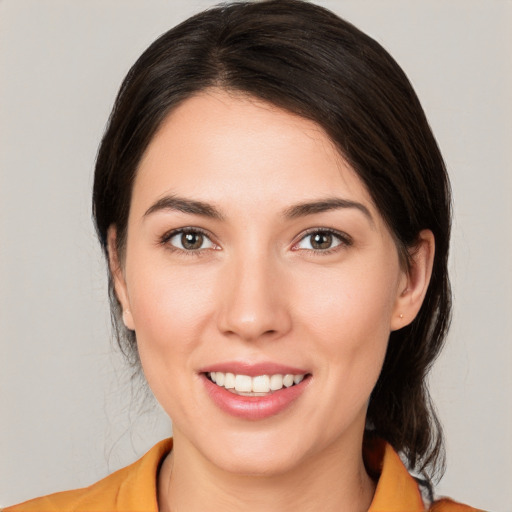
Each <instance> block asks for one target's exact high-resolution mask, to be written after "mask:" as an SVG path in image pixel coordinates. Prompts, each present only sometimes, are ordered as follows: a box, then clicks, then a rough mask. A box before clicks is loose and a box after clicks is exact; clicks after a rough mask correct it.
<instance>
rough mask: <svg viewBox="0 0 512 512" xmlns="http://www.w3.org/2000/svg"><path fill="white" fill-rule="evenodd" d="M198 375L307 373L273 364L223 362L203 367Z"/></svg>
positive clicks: (254, 375)
mask: <svg viewBox="0 0 512 512" xmlns="http://www.w3.org/2000/svg"><path fill="white" fill-rule="evenodd" d="M199 372H200V373H211V372H222V373H234V374H236V375H248V376H249V377H256V376H257V375H277V374H281V375H286V374H292V375H306V374H307V373H309V372H308V371H307V370H304V368H297V367H294V366H289V365H284V364H280V363H274V362H270V361H269V362H258V363H256V362H253V363H252V362H248V361H224V362H219V363H214V364H211V365H208V366H205V367H203V368H201V369H200V370H199Z"/></svg>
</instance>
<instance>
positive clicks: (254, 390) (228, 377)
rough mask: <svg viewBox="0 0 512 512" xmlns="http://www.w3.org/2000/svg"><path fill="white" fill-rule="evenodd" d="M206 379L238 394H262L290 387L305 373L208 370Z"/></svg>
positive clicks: (300, 380) (300, 379)
mask: <svg viewBox="0 0 512 512" xmlns="http://www.w3.org/2000/svg"><path fill="white" fill-rule="evenodd" d="M206 376H207V377H208V379H210V380H211V381H212V382H214V383H215V384H216V385H217V386H219V387H222V388H224V389H227V390H228V391H230V392H232V393H234V394H237V395H240V396H264V395H267V394H269V393H273V392H274V391H279V390H281V389H283V388H290V387H292V386H294V385H296V384H299V383H300V382H302V381H303V380H304V377H305V376H306V374H296V375H294V374H290V373H287V374H273V375H256V376H254V377H251V376H249V375H241V374H235V373H229V372H228V373H224V372H208V373H206Z"/></svg>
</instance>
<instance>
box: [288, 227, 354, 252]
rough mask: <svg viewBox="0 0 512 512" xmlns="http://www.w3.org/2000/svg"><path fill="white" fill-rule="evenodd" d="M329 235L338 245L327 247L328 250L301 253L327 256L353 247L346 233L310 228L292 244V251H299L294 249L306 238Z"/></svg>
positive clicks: (308, 250) (311, 250) (312, 250)
mask: <svg viewBox="0 0 512 512" xmlns="http://www.w3.org/2000/svg"><path fill="white" fill-rule="evenodd" d="M318 234H322V235H330V236H332V237H333V238H335V239H337V240H338V242H339V243H338V244H337V245H335V246H334V247H329V248H328V249H302V250H303V251H307V252H308V253H310V254H313V255H315V256H327V255H329V254H333V253H335V252H337V251H339V250H341V249H343V248H346V247H350V246H351V245H353V240H352V238H351V237H350V236H349V235H347V234H346V233H343V232H341V231H336V230H334V229H330V228H312V229H309V230H307V231H306V233H303V234H302V235H301V237H300V239H299V241H298V242H296V243H294V244H293V246H292V250H300V249H295V248H296V247H297V246H298V245H299V244H300V243H301V242H302V241H303V240H305V239H306V238H308V237H311V236H313V235H318Z"/></svg>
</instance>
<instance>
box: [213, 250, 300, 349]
mask: <svg viewBox="0 0 512 512" xmlns="http://www.w3.org/2000/svg"><path fill="white" fill-rule="evenodd" d="M222 281H223V282H222V283H221V290H222V292H221V293H222V300H221V301H219V302H220V304H221V311H219V312H218V313H219V316H218V327H219V329H220V330H221V331H222V332H223V333H224V334H231V335H237V336H238V337H240V338H242V339H244V340H256V339H258V338H260V337H262V336H266V337H268V336H274V337H278V336H279V335H281V334H283V333H285V332H286V331H287V330H288V329H289V328H290V315H289V311H288V309H287V301H286V297H285V293H284V291H285V287H284V286H283V285H284V282H283V281H284V276H283V273H282V272H280V262H279V261H277V258H276V256H275V255H274V254H272V251H262V250H261V248H259V250H258V251H254V250H252V251H251V250H249V249H248V248H247V249H246V250H244V251H243V252H240V253H237V254H236V255H235V254H234V255H233V256H232V257H231V258H230V259H229V263H228V264H227V265H226V267H225V269H224V272H223V276H222Z"/></svg>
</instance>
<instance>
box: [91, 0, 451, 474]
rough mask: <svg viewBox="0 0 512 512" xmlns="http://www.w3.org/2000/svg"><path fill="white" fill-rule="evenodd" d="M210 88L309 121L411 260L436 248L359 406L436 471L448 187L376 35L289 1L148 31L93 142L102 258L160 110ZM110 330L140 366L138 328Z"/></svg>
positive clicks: (414, 101)
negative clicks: (425, 284) (428, 237)
mask: <svg viewBox="0 0 512 512" xmlns="http://www.w3.org/2000/svg"><path fill="white" fill-rule="evenodd" d="M211 87H217V88H222V89H224V90H228V91H236V92H241V93H245V94H247V95H251V96H254V97H256V98H259V99H263V100H265V101H267V102H269V103H272V104H273V105H276V106H278V107H280V108H283V109H286V110H287V111H290V112H293V113H295V114H298V115H300V116H303V117H304V118H307V119H310V120H313V121H314V122H316V123H318V124H319V125H320V126H321V127H322V128H323V129H324V130H325V131H326V132H327V134H328V135H329V136H330V137H331V139H332V140H333V142H334V143H335V144H336V146H337V147H338V148H339V151H340V152H341V153H342V155H343V156H344V157H345V158H346V160H347V161H348V162H349V163H350V164H351V165H352V167H353V168H354V170H355V171H356V173H357V174H358V175H359V177H360V179H361V180H362V182H363V183H364V184H365V185H366V187H367V189H368V191H369V193H370V194H371V197H372V199H373V201H374V203H375V205H376V206H377V208H378V210H379V211H380V213H381V215H382V217H383V218H384V220H385V221H386V223H387V225H388V226H389V228H390V231H391V233H392V234H393V236H394V237H395V240H396V244H397V248H398V251H399V254H400V255H401V257H402V261H403V262H404V265H407V258H408V254H409V251H410V250H412V248H414V245H415V242H416V240H417V236H418V233H419V232H420V231H421V230H423V229H430V230H431V231H432V232H433V234H434V236H435V242H436V253H435V259H434V264H433V273H432V279H431V282H430V286H429V288H428V292H427V295H426V298H425V301H424V303H423V305H422V308H421V310H420V312H419V314H418V316H417V318H416V319H415V320H414V321H413V322H412V323H411V324H410V325H408V326H406V327H404V328H402V329H400V330H398V331H395V332H392V333H391V335H390V340H389V346H388V350H387V354H386V358H385V362H384V366H383V369H382V372H381V375H380V377H379V380H378V382H377V385H376V386H375V389H374V390H373V393H372V396H371V399H370V404H369V408H368V425H371V429H372V431H373V432H374V433H375V434H376V435H378V436H380V437H382V438H384V439H385V440H387V441H388V442H389V443H391V445H392V446H393V447H394V448H395V449H396V450H398V451H400V452H401V453H402V454H403V455H404V456H405V457H406V458H407V460H408V462H409V467H410V469H412V470H416V471H419V472H422V473H423V474H425V475H426V476H427V478H429V477H432V476H433V474H434V473H435V471H436V470H439V469H441V468H442V467H443V463H444V458H443V449H442V447H443V443H442V434H441V429H440V425H439V422H438V420H437V417H436V415H435V412H434V410H433V408H432V404H431V402H430V396H429V393H428V388H427V382H426V376H427V373H428V371H429V369H430V366H431V365H432V363H433V361H434V359H435V358H436V356H437V355H438V353H439V351H440V349H441V346H442V343H443V340H444V338H445V334H446V330H447V328H448V324H449V317H450V285H449V280H448V273H447V258H448V245H449V234H450V218H451V212H450V189H449V182H448V178H447V175H446V170H445V165H444V163H443V159H442V157H441V154H440V152H439V149H438V146H437V144H436V141H435V139H434V136H433V134H432V132H431V130H430V128H429V125H428V122H427V119H426V117H425V114H424V112H423V109H422V107H421V105H420V103H419V100H418V98H417V97H416V94H415V93H414V91H413V89H412V87H411V85H410V83H409V81H408V79H407V77H406V76H405V74H404V73H403V71H402V70H401V68H400V67H399V66H398V64H397V63H396V62H395V61H394V60H393V59H392V57H391V56H390V55H389V54H388V53H387V52H386V51H385V50H384V49H383V48H382V47H381V46H380V45H379V44H378V43H377V42H375V41H374V40H373V39H371V38H370V37H368V36H367V35H365V34H363V33H362V32H361V31H359V30H358V29H357V28H355V27H354V26H353V25H351V24H350V23H348V22H346V21H344V20H342V19H340V18H339V17H338V16H336V15H334V14H333V13H331V12H330V11H328V10H326V9H324V8H321V7H319V6H316V5H313V4H310V3H307V2H302V1H298V0H270V1H258V2H241V3H229V4H226V5H221V6H219V7H216V8H213V9H210V10H206V11H204V12H202V13H200V14H198V15H196V16H193V17H192V18H189V19H188V20H186V21H185V22H183V23H181V24H180V25H178V26H177V27H175V28H173V29H172V30H170V31H169V32H167V33H165V34H164V35H162V36H161V37H160V38H159V39H157V40H156V41H155V42H154V43H153V44H152V45H151V46H150V47H149V48H148V49H147V50H146V51H145V52H144V53H143V55H142V56H141V57H140V58H139V59H138V61H137V62H136V63H135V65H134V66H133V67H132V68H131V70H130V71H129V73H128V75H127V77H126V78H125V80H124V82H123V84H122V86H121V89H120V91H119V95H118V97H117V100H116V102H115V105H114V108H113V111H112V114H111V117H110V120H109V124H108V127H107V130H106V133H105V135H104V137H103V140H102V143H101V146H100V148H99V152H98V158H97V164H96V175H95V182H94V197H93V211H94V218H95V222H96V227H97V232H98V236H99V239H100V241H101V244H102V246H103V250H104V251H105V254H106V256H107V260H108V246H107V231H108V228H109V226H111V225H114V226H115V227H116V229H117V234H118V237H117V243H118V251H119V253H120V254H121V255H122V254H123V250H124V243H125V239H126V226H127V220H128V214H129V208H130V199H131V191H132V184H133V181H134V176H135V174H136V172H137V166H138V164H139V162H140V160H141V157H142V155H143V153H144V151H145V150H146V148H147V146H148V144H149V142H150V141H151V139H152V137H153V135H154V134H155V131H156V130H157V129H158V127H159V126H160V124H161V122H162V120H163V119H164V118H165V117H166V116H167V114H168V113H169V112H170V111H171V110H172V109H173V108H174V107H176V106H177V105H178V104H180V103H181V102H182V101H184V100H185V99H187V98H189V97H190V96H192V95H193V94H195V93H197V92H199V91H201V90H204V89H207V88H211ZM110 296H111V304H112V315H113V320H114V326H115V328H116V332H117V335H118V340H119V342H120V344H121V346H122V347H123V348H124V350H125V352H126V353H131V354H132V355H133V356H134V359H133V361H135V362H136V363H137V362H138V358H137V348H136V339H135V333H134V332H130V331H128V330H127V329H126V328H125V327H124V325H123V324H122V320H121V309H120V305H119V303H118V301H117V299H116V297H115V294H114V292H113V287H112V277H111V276H110Z"/></svg>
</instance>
